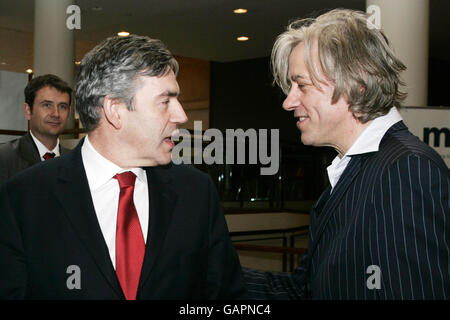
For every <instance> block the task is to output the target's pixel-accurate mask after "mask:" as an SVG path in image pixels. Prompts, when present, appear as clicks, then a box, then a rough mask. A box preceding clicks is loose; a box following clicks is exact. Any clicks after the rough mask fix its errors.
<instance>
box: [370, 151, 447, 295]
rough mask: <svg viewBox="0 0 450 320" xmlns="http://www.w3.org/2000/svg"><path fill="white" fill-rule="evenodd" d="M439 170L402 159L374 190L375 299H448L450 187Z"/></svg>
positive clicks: (422, 162) (415, 159) (426, 163)
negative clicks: (377, 287)
mask: <svg viewBox="0 0 450 320" xmlns="http://www.w3.org/2000/svg"><path fill="white" fill-rule="evenodd" d="M444 166H445V165H437V164H436V163H434V162H433V161H431V160H429V159H427V158H425V157H419V156H417V155H409V156H405V157H402V158H401V159H399V160H397V161H396V162H395V163H394V164H393V165H391V166H390V167H389V168H388V169H387V170H386V171H385V173H384V174H383V175H382V177H381V181H379V183H378V184H377V186H376V187H375V190H376V191H375V192H374V195H373V199H372V200H373V201H374V206H375V208H376V210H375V214H374V215H372V216H371V218H370V226H369V230H370V231H369V234H370V239H371V241H370V242H369V243H370V244H369V246H370V248H369V249H370V255H371V257H372V261H376V262H377V263H379V267H380V271H381V290H377V291H378V294H379V295H380V298H383V299H449V298H450V266H449V261H450V257H449V252H450V248H449V244H450V238H449V233H450V224H449V221H450V202H449V201H450V195H449V193H450V182H449V171H448V169H447V170H445V168H443V167H444Z"/></svg>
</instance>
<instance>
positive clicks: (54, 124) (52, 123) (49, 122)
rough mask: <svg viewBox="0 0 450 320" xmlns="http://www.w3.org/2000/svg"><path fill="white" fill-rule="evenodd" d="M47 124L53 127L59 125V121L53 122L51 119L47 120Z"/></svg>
mask: <svg viewBox="0 0 450 320" xmlns="http://www.w3.org/2000/svg"><path fill="white" fill-rule="evenodd" d="M47 123H48V124H49V125H51V126H54V127H58V126H60V125H61V122H53V121H48V122H47Z"/></svg>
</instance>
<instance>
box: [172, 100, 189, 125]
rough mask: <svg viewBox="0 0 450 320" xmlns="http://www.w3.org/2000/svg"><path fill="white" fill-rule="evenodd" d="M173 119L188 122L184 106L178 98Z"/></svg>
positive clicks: (176, 121) (177, 121) (175, 121)
mask: <svg viewBox="0 0 450 320" xmlns="http://www.w3.org/2000/svg"><path fill="white" fill-rule="evenodd" d="M171 121H172V122H173V123H180V124H181V123H186V122H187V121H188V117H187V115H186V112H184V109H183V106H182V105H181V103H180V101H178V99H177V100H176V102H175V105H174V106H173V112H172V119H171Z"/></svg>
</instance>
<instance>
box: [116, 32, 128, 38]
mask: <svg viewBox="0 0 450 320" xmlns="http://www.w3.org/2000/svg"><path fill="white" fill-rule="evenodd" d="M117 35H118V36H119V37H128V36H129V35H130V33H129V32H127V31H120V32H117Z"/></svg>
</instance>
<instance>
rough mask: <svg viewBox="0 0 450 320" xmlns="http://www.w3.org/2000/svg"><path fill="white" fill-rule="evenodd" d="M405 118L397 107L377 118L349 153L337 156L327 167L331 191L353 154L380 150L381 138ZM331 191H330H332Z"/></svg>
mask: <svg viewBox="0 0 450 320" xmlns="http://www.w3.org/2000/svg"><path fill="white" fill-rule="evenodd" d="M401 120H403V119H402V116H401V115H400V113H399V112H398V110H397V108H396V107H393V108H391V110H389V112H388V113H387V114H386V115H384V116H381V117H378V118H375V119H374V120H373V121H372V123H371V124H369V126H368V127H367V128H366V129H365V130H364V131H363V132H362V133H361V134H360V135H359V137H358V138H357V139H356V141H355V142H354V143H353V144H352V146H351V147H350V149H348V151H347V153H346V154H344V156H343V157H342V158H340V157H339V156H336V158H334V160H333V162H332V163H331V165H330V166H329V167H328V168H327V172H328V179H329V180H330V184H331V192H332V191H333V189H334V187H335V186H336V184H337V183H338V181H339V178H340V177H341V175H342V173H343V172H344V170H345V168H346V167H347V165H348V163H349V162H350V159H351V156H354V155H357V154H363V153H368V152H376V151H378V150H379V146H380V142H381V139H383V136H384V135H385V133H386V132H387V131H388V130H389V128H390V127H392V126H393V125H394V124H396V123H397V122H399V121H401ZM331 192H330V193H331Z"/></svg>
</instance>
